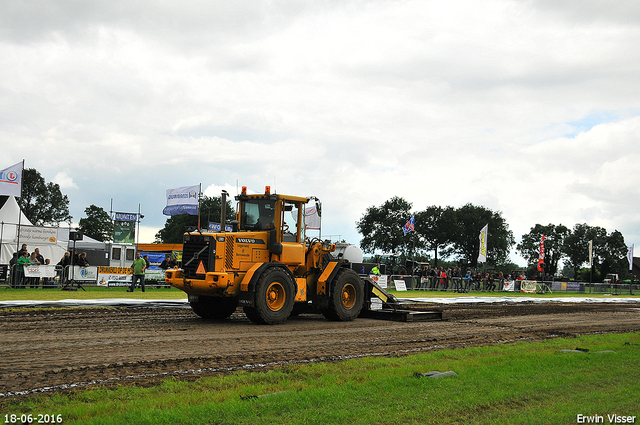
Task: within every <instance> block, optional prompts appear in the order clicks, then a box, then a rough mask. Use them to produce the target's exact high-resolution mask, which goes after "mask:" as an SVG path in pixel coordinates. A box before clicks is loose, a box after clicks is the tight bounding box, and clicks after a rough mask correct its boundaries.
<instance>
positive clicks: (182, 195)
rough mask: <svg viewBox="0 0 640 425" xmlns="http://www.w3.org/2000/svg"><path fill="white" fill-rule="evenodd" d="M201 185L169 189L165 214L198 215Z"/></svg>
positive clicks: (163, 212)
mask: <svg viewBox="0 0 640 425" xmlns="http://www.w3.org/2000/svg"><path fill="white" fill-rule="evenodd" d="M199 198H200V185H197V186H184V187H178V188H176V189H167V206H166V207H165V208H164V210H162V214H164V215H170V216H173V215H178V214H191V215H198V205H199V204H198V202H199V200H200V199H199Z"/></svg>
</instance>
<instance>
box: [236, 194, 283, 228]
mask: <svg viewBox="0 0 640 425" xmlns="http://www.w3.org/2000/svg"><path fill="white" fill-rule="evenodd" d="M275 215H276V202H275V200H273V199H246V200H244V201H241V202H240V230H247V231H256V230H271V229H274V228H275Z"/></svg>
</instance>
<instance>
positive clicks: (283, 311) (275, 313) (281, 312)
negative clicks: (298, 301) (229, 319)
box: [244, 268, 295, 325]
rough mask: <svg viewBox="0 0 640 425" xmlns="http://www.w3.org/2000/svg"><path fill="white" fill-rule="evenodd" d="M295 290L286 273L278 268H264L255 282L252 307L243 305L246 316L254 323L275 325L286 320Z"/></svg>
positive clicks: (291, 307)
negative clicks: (254, 296)
mask: <svg viewBox="0 0 640 425" xmlns="http://www.w3.org/2000/svg"><path fill="white" fill-rule="evenodd" d="M294 298H295V290H294V285H293V282H292V281H291V278H290V277H289V275H287V273H286V272H285V271H284V270H282V269H280V268H271V269H268V270H266V271H265V272H264V273H263V274H262V275H261V276H260V278H259V279H258V282H257V284H256V298H255V306H254V307H245V308H244V311H245V314H246V315H247V317H248V318H249V319H250V320H251V321H252V322H256V323H266V324H269V325H275V324H278V323H282V322H284V321H285V320H287V317H289V315H290V314H291V311H292V310H293V303H294Z"/></svg>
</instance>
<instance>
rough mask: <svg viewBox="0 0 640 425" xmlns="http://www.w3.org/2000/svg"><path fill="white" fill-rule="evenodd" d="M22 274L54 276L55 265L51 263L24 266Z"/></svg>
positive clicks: (28, 275)
mask: <svg viewBox="0 0 640 425" xmlns="http://www.w3.org/2000/svg"><path fill="white" fill-rule="evenodd" d="M24 275H25V276H26V277H56V266H52V265H48V266H46V265H33V266H24Z"/></svg>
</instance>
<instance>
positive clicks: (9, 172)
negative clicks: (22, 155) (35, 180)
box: [0, 162, 23, 198]
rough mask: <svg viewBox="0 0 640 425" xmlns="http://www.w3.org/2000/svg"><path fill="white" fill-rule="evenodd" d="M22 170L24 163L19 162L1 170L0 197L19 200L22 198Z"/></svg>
mask: <svg viewBox="0 0 640 425" xmlns="http://www.w3.org/2000/svg"><path fill="white" fill-rule="evenodd" d="M22 168H23V163H22V162H18V163H17V164H16V165H12V166H11V167H9V168H5V169H4V170H0V195H9V196H15V197H17V198H19V197H20V196H22V193H21V190H22Z"/></svg>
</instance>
